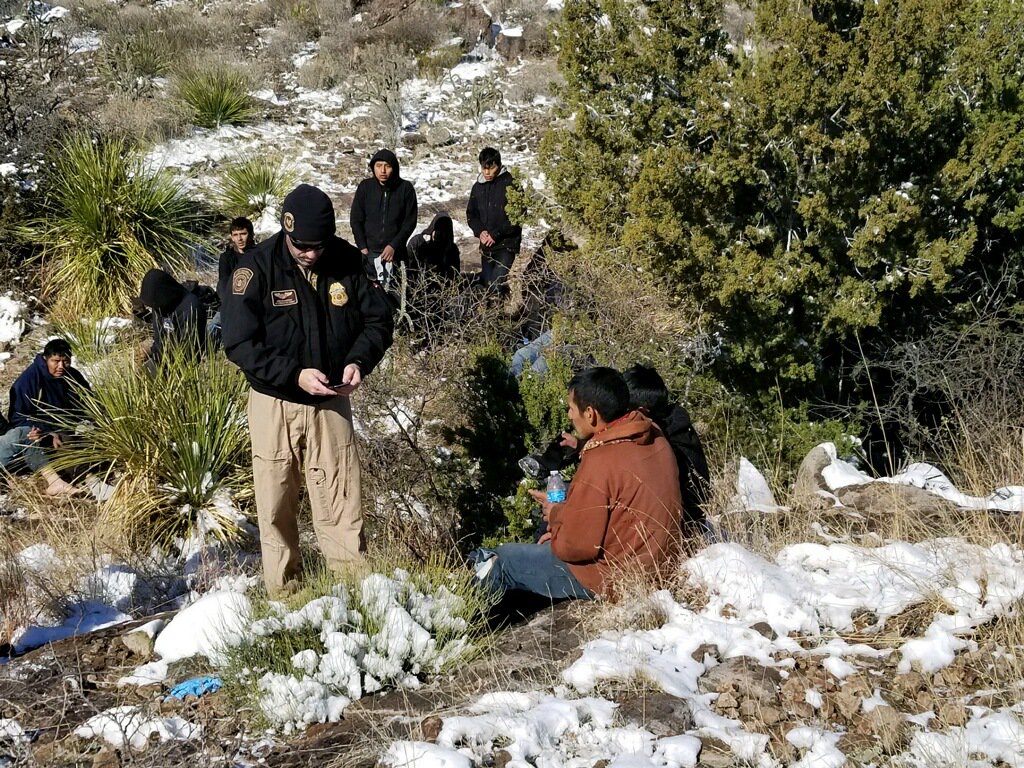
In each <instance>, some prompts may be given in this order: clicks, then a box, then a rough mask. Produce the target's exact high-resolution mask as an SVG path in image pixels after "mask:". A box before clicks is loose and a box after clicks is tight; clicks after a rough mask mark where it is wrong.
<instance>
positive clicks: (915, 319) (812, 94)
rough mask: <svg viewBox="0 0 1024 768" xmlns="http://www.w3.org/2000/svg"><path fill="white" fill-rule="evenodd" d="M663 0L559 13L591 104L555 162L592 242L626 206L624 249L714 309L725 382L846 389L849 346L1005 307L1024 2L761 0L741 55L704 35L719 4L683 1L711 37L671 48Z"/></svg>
mask: <svg viewBox="0 0 1024 768" xmlns="http://www.w3.org/2000/svg"><path fill="white" fill-rule="evenodd" d="M654 5H655V4H651V3H644V2H640V0H636V2H610V3H595V2H593V0H588V2H580V3H570V4H569V5H568V6H567V11H568V10H569V9H570V8H571V9H573V10H572V12H571V14H570V13H567V17H566V20H565V22H564V24H563V27H564V26H565V25H566V24H568V25H573V24H578V25H579V28H578V29H576V30H575V32H569V31H564V30H563V32H562V38H561V39H562V41H563V47H562V49H561V62H562V68H563V72H564V73H565V74H566V83H567V88H568V89H570V91H574V92H578V93H579V94H581V95H580V96H579V99H580V102H574V101H572V100H569V101H568V102H567V108H568V109H570V110H572V111H575V113H576V121H575V124H574V126H573V131H571V132H567V131H554V132H553V135H552V136H551V137H549V138H548V147H551V146H557V147H558V148H559V151H560V154H556V153H554V152H548V153H547V154H545V157H546V158H547V160H548V162H549V163H550V164H551V166H552V167H551V169H550V171H551V172H550V175H551V177H552V179H554V181H555V189H556V193H557V194H559V195H560V200H561V201H562V202H563V203H564V204H565V206H566V208H567V211H568V212H569V213H570V214H572V215H575V216H579V220H580V221H581V222H582V224H583V225H584V228H585V229H586V232H587V234H588V235H590V236H592V237H593V236H595V235H597V236H600V238H599V239H603V240H604V241H605V242H607V241H608V240H614V239H616V238H619V235H620V233H619V231H618V230H617V227H616V224H617V222H618V221H622V220H623V219H624V221H625V224H624V226H623V227H622V229H621V243H622V244H624V245H625V246H627V247H626V249H625V250H626V252H627V253H630V254H631V255H632V258H636V259H637V260H638V261H639V262H640V263H644V264H648V265H651V266H653V267H655V268H656V269H658V270H660V271H662V272H664V273H666V274H667V275H669V276H670V278H671V279H672V280H673V281H675V282H676V284H677V292H678V294H679V295H680V297H685V298H688V299H696V300H699V301H701V302H702V303H703V306H704V307H705V308H706V310H707V311H708V312H709V313H710V315H711V316H712V318H713V319H714V320H715V321H716V323H717V327H718V328H719V332H720V333H721V335H722V338H723V340H724V341H725V342H726V349H727V351H728V353H727V355H726V356H724V357H723V359H722V360H721V366H720V368H721V372H722V373H723V374H726V375H728V377H729V379H730V380H732V381H735V382H741V383H743V384H745V385H747V386H749V387H752V388H754V389H762V388H764V387H766V386H767V385H769V384H771V383H773V382H775V381H778V380H782V381H785V382H789V390H790V391H791V392H792V393H793V394H795V395H800V394H807V392H808V391H809V390H810V391H817V392H819V393H823V394H826V395H827V396H829V397H830V398H831V397H835V395H836V393H837V391H838V385H839V374H840V372H841V369H842V361H843V355H844V354H845V353H846V352H847V351H848V350H857V349H858V348H865V349H869V350H870V349H871V348H872V347H873V346H875V345H886V344H890V343H892V341H893V340H897V339H904V338H909V337H913V336H914V335H920V334H922V333H924V332H925V331H926V329H927V328H928V327H929V326H930V324H933V323H935V322H937V321H939V320H950V319H953V320H957V319H959V320H961V321H964V322H966V321H968V320H969V319H970V318H972V317H974V316H976V314H977V313H978V312H979V311H982V310H986V311H989V310H992V309H999V308H1010V307H1012V303H1013V301H1014V299H1015V298H1016V296H1017V290H1016V289H1017V286H1016V282H1017V280H1018V277H1019V274H1020V271H1021V266H1022V265H1021V234H1022V213H1024V200H1022V194H1024V184H1022V182H1024V153H1022V152H1021V149H1022V146H1021V144H1022V141H1024V138H1022V134H1021V127H1022V125H1021V122H1022V119H1024V107H1022V95H1024V92H1022V70H1021V66H1020V62H1021V61H1024V34H1022V33H1024V7H1022V6H1021V5H1020V4H1019V3H1014V2H1012V0H969V1H968V2H964V1H963V0H878V2H874V1H873V0H872V1H869V2H859V1H858V0H832V1H831V2H825V1H823V0H818V1H817V2H811V3H810V4H808V3H806V2H794V1H793V0H762V2H761V3H760V4H759V5H758V8H757V12H756V21H755V24H754V27H753V30H752V35H753V45H752V46H750V47H749V48H748V49H745V50H743V51H735V52H734V54H732V55H730V54H725V53H723V51H724V47H723V45H722V44H721V43H714V44H711V43H710V42H708V41H711V40H720V39H721V38H720V34H721V33H720V31H719V30H718V28H717V27H716V26H715V25H716V23H717V22H715V21H714V14H713V13H712V9H710V8H709V7H707V4H700V5H701V8H699V9H696V8H693V6H695V5H698V4H689V5H690V6H691V8H690V9H689V10H690V11H691V13H692V16H691V17H690V19H689V21H688V22H687V23H688V24H689V25H690V26H689V27H686V28H687V29H691V30H693V29H701V30H706V32H707V34H706V35H705V36H704V37H701V38H691V39H690V41H691V42H692V43H693V44H691V45H682V46H680V47H678V48H673V47H672V46H671V45H670V42H669V37H670V35H664V36H663V35H660V34H655V33H651V32H650V31H649V28H650V26H651V20H652V19H653V18H658V19H665V20H668V21H675V22H678V23H679V24H682V23H683V21H682V18H681V16H679V17H677V16H676V15H674V14H671V13H667V12H666V13H663V14H662V15H656V14H654V13H653V12H652V11H651V9H652V7H653V6H654ZM601 10H603V11H604V13H605V15H606V16H607V18H608V19H609V20H610V24H611V27H610V29H608V28H607V25H604V24H602V23H598V22H596V21H595V18H599V17H597V16H596V14H598V13H599V11H601ZM698 11H699V12H698ZM668 21H666V22H665V23H666V30H667V29H669V26H668ZM601 29H604V31H603V32H601V31H600V30H601ZM673 29H677V28H673ZM627 40H628V41H630V42H631V43H633V44H635V45H637V46H640V52H639V54H638V55H637V57H636V59H637V62H640V63H630V62H629V53H627V51H626V48H627V47H628V46H627V43H626V42H625V41H627ZM698 40H702V41H703V42H704V44H703V45H699V44H697V41H698ZM613 42H614V43H615V45H612V44H611V43H613ZM670 51H672V52H675V53H676V54H678V55H676V56H672V55H669V52H670ZM620 67H622V68H624V69H621V70H620ZM620 71H624V72H626V73H627V75H626V76H620V80H619V81H617V80H615V78H616V75H615V74H614V73H616V72H620ZM644 78H646V79H647V82H648V87H647V91H644V90H643V87H642V85H641V81H643V79H644ZM622 80H624V81H625V85H626V86H628V87H619V86H620V81H622ZM609 81H611V82H612V83H613V85H611V86H608V88H607V89H605V90H602V88H601V87H600V86H602V85H606V84H608V83H609ZM665 82H671V83H673V84H677V85H678V86H679V87H677V88H675V89H668V88H662V89H659V88H655V87H654V86H653V84H654V83H659V84H660V83H665ZM645 93H654V94H656V98H655V99H654V100H651V101H647V100H645V99H644V98H642V96H643V94H645ZM638 103H641V104H643V105H644V107H650V109H646V108H644V109H641V108H637V106H636V105H637V104H638ZM587 104H593V105H594V108H593V109H588V108H587V107H586V105H587ZM574 175H575V178H574ZM602 195H603V202H602ZM623 197H624V204H623ZM609 219H614V220H613V221H609ZM856 354H859V353H856ZM811 388H813V389H811Z"/></svg>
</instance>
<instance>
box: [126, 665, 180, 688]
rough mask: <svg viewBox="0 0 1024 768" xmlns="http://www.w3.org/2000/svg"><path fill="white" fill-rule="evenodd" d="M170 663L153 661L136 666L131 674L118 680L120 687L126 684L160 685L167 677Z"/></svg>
mask: <svg viewBox="0 0 1024 768" xmlns="http://www.w3.org/2000/svg"><path fill="white" fill-rule="evenodd" d="M167 668H168V664H167V662H166V661H151V662H149V663H148V664H143V665H142V666H141V667H136V669H135V671H134V672H132V673H131V674H130V675H125V676H124V677H121V678H119V679H118V681H117V685H118V687H119V688H120V687H124V686H126V685H139V686H142V685H158V684H159V683H162V682H163V681H164V680H166V679H167Z"/></svg>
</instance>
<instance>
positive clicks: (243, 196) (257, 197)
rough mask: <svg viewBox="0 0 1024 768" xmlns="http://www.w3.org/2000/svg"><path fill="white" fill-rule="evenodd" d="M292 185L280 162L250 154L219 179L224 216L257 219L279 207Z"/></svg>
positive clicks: (229, 167) (293, 176)
mask: <svg viewBox="0 0 1024 768" xmlns="http://www.w3.org/2000/svg"><path fill="white" fill-rule="evenodd" d="M294 184H295V174H294V173H293V172H292V171H290V170H289V169H288V168H287V167H286V166H285V165H284V164H283V163H280V162H277V161H275V160H271V159H269V158H266V157H262V156H259V155H254V156H252V157H247V158H245V159H243V160H241V161H240V162H238V163H234V164H233V165H230V166H228V167H227V168H226V169H225V171H224V175H223V176H222V177H221V180H220V205H221V208H222V210H223V212H224V213H225V215H227V216H228V217H231V218H234V217H235V216H249V217H258V216H259V215H260V214H262V213H263V211H264V210H266V209H267V208H268V207H270V206H272V205H279V204H280V202H281V200H282V199H283V198H284V196H285V195H286V194H288V192H289V191H291V188H292V187H293V186H294Z"/></svg>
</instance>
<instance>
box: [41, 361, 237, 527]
mask: <svg viewBox="0 0 1024 768" xmlns="http://www.w3.org/2000/svg"><path fill="white" fill-rule="evenodd" d="M119 354H121V355H123V356H124V364H123V365H110V366H104V367H103V369H102V370H103V372H104V377H103V378H102V379H101V380H98V381H95V382H92V390H91V391H90V392H88V393H86V394H85V395H84V397H83V405H84V410H85V414H84V416H85V419H86V420H87V423H88V427H87V428H86V429H85V430H79V432H80V434H79V435H78V436H77V437H76V439H74V440H72V441H69V444H68V445H67V447H65V448H64V449H62V450H61V451H60V452H59V453H58V454H57V456H56V458H55V460H54V465H55V467H57V468H58V469H69V470H73V471H77V472H79V473H82V472H84V471H102V472H103V473H104V474H105V476H106V477H107V479H108V480H109V481H110V482H111V483H112V484H113V487H114V492H113V494H112V495H111V497H110V498H109V499H108V500H107V501H106V502H104V509H103V513H104V516H105V518H106V520H107V521H108V522H109V523H110V524H111V525H114V526H119V527H120V528H121V529H122V530H123V531H124V533H125V534H127V537H128V538H129V539H131V540H135V541H145V542H157V543H160V544H164V545H166V544H169V543H170V542H173V541H174V540H175V539H176V538H179V537H184V536H187V535H189V534H190V533H192V532H193V531H194V530H196V527H197V526H200V527H202V528H203V530H205V531H206V532H207V533H212V534H213V535H215V536H218V537H221V538H232V537H234V536H235V535H236V534H237V533H238V532H239V526H238V523H237V521H236V520H235V517H234V515H233V514H232V510H230V509H225V508H223V507H222V506H221V504H220V503H219V496H220V493H219V492H221V491H223V490H232V491H235V492H236V498H237V496H238V495H242V496H244V495H246V493H248V492H250V489H251V480H250V478H251V469H250V466H251V465H250V459H249V437H248V429H247V426H246V416H245V410H246V398H245V393H246V391H247V387H246V384H245V379H244V378H243V377H242V375H241V373H240V372H239V371H238V369H237V368H235V367H234V366H233V365H231V364H230V363H229V362H228V361H227V360H226V359H225V358H224V356H223V355H218V354H214V353H213V352H212V351H210V352H209V353H208V354H206V355H205V356H204V357H203V358H202V359H200V360H197V359H196V358H195V356H194V355H193V354H192V353H191V352H190V351H189V350H186V349H182V348H180V347H178V346H177V345H173V344H172V345H170V346H168V347H166V348H165V350H164V353H163V357H162V360H161V363H160V365H159V366H158V367H157V369H156V371H155V372H154V373H153V374H152V375H151V374H150V373H148V372H146V371H145V370H142V369H141V368H139V367H137V366H135V365H134V364H133V360H132V357H133V353H132V350H131V349H124V350H122V351H121V352H120V353H119ZM60 419H61V420H62V421H63V422H64V423H65V425H66V427H67V429H68V431H73V429H74V427H75V426H76V425H75V422H76V421H79V419H78V418H76V417H74V416H72V415H70V414H62V415H60ZM239 492H240V493H239Z"/></svg>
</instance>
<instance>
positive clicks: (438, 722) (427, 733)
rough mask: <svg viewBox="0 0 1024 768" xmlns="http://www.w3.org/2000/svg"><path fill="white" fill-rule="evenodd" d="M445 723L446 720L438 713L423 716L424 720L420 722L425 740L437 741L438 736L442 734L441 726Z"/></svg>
mask: <svg viewBox="0 0 1024 768" xmlns="http://www.w3.org/2000/svg"><path fill="white" fill-rule="evenodd" d="M443 725H444V721H443V720H442V719H441V718H440V717H438V716H437V715H431V716H430V717H425V718H423V720H422V722H420V733H422V734H423V740H424V741H429V742H437V737H438V736H440V735H441V727H442V726H443Z"/></svg>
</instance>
